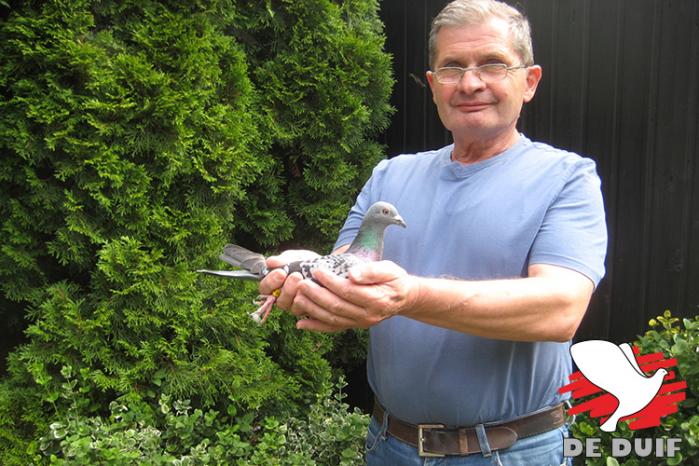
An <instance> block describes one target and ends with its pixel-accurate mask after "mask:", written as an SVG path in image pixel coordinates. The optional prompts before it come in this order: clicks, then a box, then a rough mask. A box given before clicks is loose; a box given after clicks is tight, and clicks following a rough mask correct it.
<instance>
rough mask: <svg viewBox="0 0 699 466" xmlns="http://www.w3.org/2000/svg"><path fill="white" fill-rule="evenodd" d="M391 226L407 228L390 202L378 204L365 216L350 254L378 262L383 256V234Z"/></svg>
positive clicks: (349, 250) (350, 248) (373, 205)
mask: <svg viewBox="0 0 699 466" xmlns="http://www.w3.org/2000/svg"><path fill="white" fill-rule="evenodd" d="M389 225H400V226H402V227H404V228H405V227H406V224H405V221H404V220H403V217H401V216H400V215H399V214H398V210H397V209H396V208H395V207H394V206H393V205H392V204H389V203H388V202H382V201H379V202H376V203H375V204H372V206H371V207H369V209H368V210H367V211H366V214H364V219H363V220H362V224H361V226H360V227H359V232H357V236H356V237H355V238H354V241H352V244H351V245H350V247H349V249H348V250H347V252H348V253H351V254H355V255H357V256H359V257H361V258H363V259H365V260H372V261H378V260H381V257H382V256H383V234H384V230H386V227H387V226H389Z"/></svg>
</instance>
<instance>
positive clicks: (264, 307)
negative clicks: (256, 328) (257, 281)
mask: <svg viewBox="0 0 699 466" xmlns="http://www.w3.org/2000/svg"><path fill="white" fill-rule="evenodd" d="M280 294H281V290H274V291H273V292H272V294H271V295H261V296H258V297H257V300H256V301H255V302H256V303H257V304H259V303H262V304H261V305H260V307H258V308H257V309H256V310H255V312H251V313H250V317H251V318H252V320H254V321H255V322H257V323H258V324H260V325H262V324H264V323H265V321H266V320H267V317H269V313H270V312H272V308H273V307H274V303H275V302H276V301H277V298H278V297H279V295H280Z"/></svg>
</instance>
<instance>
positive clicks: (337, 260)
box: [197, 201, 407, 324]
mask: <svg viewBox="0 0 699 466" xmlns="http://www.w3.org/2000/svg"><path fill="white" fill-rule="evenodd" d="M389 225H399V226H401V227H403V228H405V227H406V226H407V225H406V223H405V221H404V220H403V218H402V217H401V216H400V215H399V214H398V211H397V209H396V208H395V207H394V206H393V205H391V204H389V203H388V202H382V201H379V202H376V203H374V204H372V205H371V207H369V209H368V210H367V211H366V214H365V215H364V219H363V220H362V224H361V225H360V227H359V232H358V233H357V236H356V237H355V238H354V240H353V241H352V243H351V244H350V247H349V249H347V251H346V252H344V253H342V254H328V255H326V256H319V257H315V258H312V259H306V260H301V261H295V262H291V263H289V264H287V265H285V266H283V267H281V269H283V270H284V271H285V272H286V273H287V275H289V274H291V273H294V272H300V273H301V275H302V276H303V278H307V279H313V272H314V271H315V270H318V269H326V270H330V271H332V272H334V273H335V274H337V275H339V276H341V277H343V278H346V277H347V273H348V271H349V269H351V268H352V267H353V266H355V265H357V264H361V263H364V262H371V261H379V260H381V258H382V256H383V237H384V231H385V230H386V227H388V226H389ZM219 258H220V259H221V260H222V261H224V262H227V263H229V264H230V265H232V266H234V267H240V268H241V269H242V270H205V269H202V270H197V272H200V273H206V274H210V275H217V276H220V277H227V278H233V279H243V280H257V281H259V280H262V279H263V278H264V277H265V276H266V275H267V274H268V273H269V272H271V271H272V270H270V269H268V268H267V265H266V259H265V257H264V256H263V255H262V254H259V253H256V252H252V251H250V250H248V249H245V248H244V247H242V246H238V245H237V244H227V245H226V246H225V247H224V248H223V252H222V253H221V255H220V256H219ZM280 293H281V291H280V290H275V291H274V292H273V293H272V295H269V296H260V297H259V298H258V302H261V305H260V307H259V308H258V309H257V310H256V311H255V312H252V313H251V314H250V317H252V319H253V320H255V321H256V322H257V323H260V324H262V323H264V322H265V321H266V320H267V317H268V316H269V313H270V312H271V310H272V307H273V305H274V302H275V301H276V299H277V298H278V297H279V294H280Z"/></svg>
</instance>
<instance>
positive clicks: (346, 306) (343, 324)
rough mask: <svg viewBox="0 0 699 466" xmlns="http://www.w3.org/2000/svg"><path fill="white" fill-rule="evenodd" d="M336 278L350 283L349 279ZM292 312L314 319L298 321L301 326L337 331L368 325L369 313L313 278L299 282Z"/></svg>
mask: <svg viewBox="0 0 699 466" xmlns="http://www.w3.org/2000/svg"><path fill="white" fill-rule="evenodd" d="M330 275H332V274H330ZM333 277H334V276H333ZM336 278H338V279H339V280H341V281H345V282H347V280H346V279H342V278H339V277H336ZM291 312H293V313H294V314H295V315H296V316H299V317H308V318H309V319H308V320H311V321H312V322H307V323H303V324H301V323H299V325H300V327H299V328H308V329H314V330H319V331H338V330H345V329H348V328H366V327H368V326H369V323H368V321H367V313H366V311H365V310H364V309H363V308H362V307H360V306H357V305H356V304H354V303H352V302H349V301H346V300H344V299H342V298H341V297H339V296H337V295H336V294H335V293H334V292H332V291H330V290H329V289H327V288H324V287H322V286H320V285H319V284H317V283H314V282H312V281H310V280H304V281H303V282H301V283H299V286H298V292H297V294H296V297H295V299H294V301H293V304H292V307H291Z"/></svg>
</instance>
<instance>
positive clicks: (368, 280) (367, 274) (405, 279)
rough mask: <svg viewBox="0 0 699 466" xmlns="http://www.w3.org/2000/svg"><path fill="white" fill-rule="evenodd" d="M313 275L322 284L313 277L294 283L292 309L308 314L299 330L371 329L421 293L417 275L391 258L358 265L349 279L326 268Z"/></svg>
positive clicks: (301, 314) (404, 308)
mask: <svg viewBox="0 0 699 466" xmlns="http://www.w3.org/2000/svg"><path fill="white" fill-rule="evenodd" d="M289 278H291V277H289ZM313 278H314V279H315V280H317V281H318V283H319V284H320V285H319V284H318V283H314V282H313V281H311V280H303V281H301V280H297V281H295V282H294V283H293V285H292V286H293V290H294V292H295V297H294V299H293V302H292V305H291V312H293V313H294V314H295V315H296V316H298V317H306V318H305V319H301V320H299V322H298V323H297V324H296V326H297V328H299V329H305V330H314V331H319V332H336V331H341V330H346V329H349V328H368V327H371V326H373V325H376V324H378V323H379V322H381V321H382V320H384V319H387V318H388V317H391V316H394V315H397V314H400V313H401V312H403V311H404V310H406V309H408V308H410V306H411V305H412V303H413V301H414V300H415V299H416V298H415V297H416V296H417V295H418V281H417V278H416V277H413V276H411V275H408V273H407V272H406V271H405V270H403V269H402V268H401V267H399V266H398V265H396V264H395V263H393V262H390V261H380V262H370V263H366V264H361V265H358V266H355V267H353V268H352V269H351V270H350V271H349V278H348V279H345V278H341V277H338V276H337V275H335V274H333V273H331V272H328V271H325V270H318V271H316V272H315V273H314V274H313ZM287 281H288V279H287ZM321 285H322V286H321ZM285 287H286V284H285Z"/></svg>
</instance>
